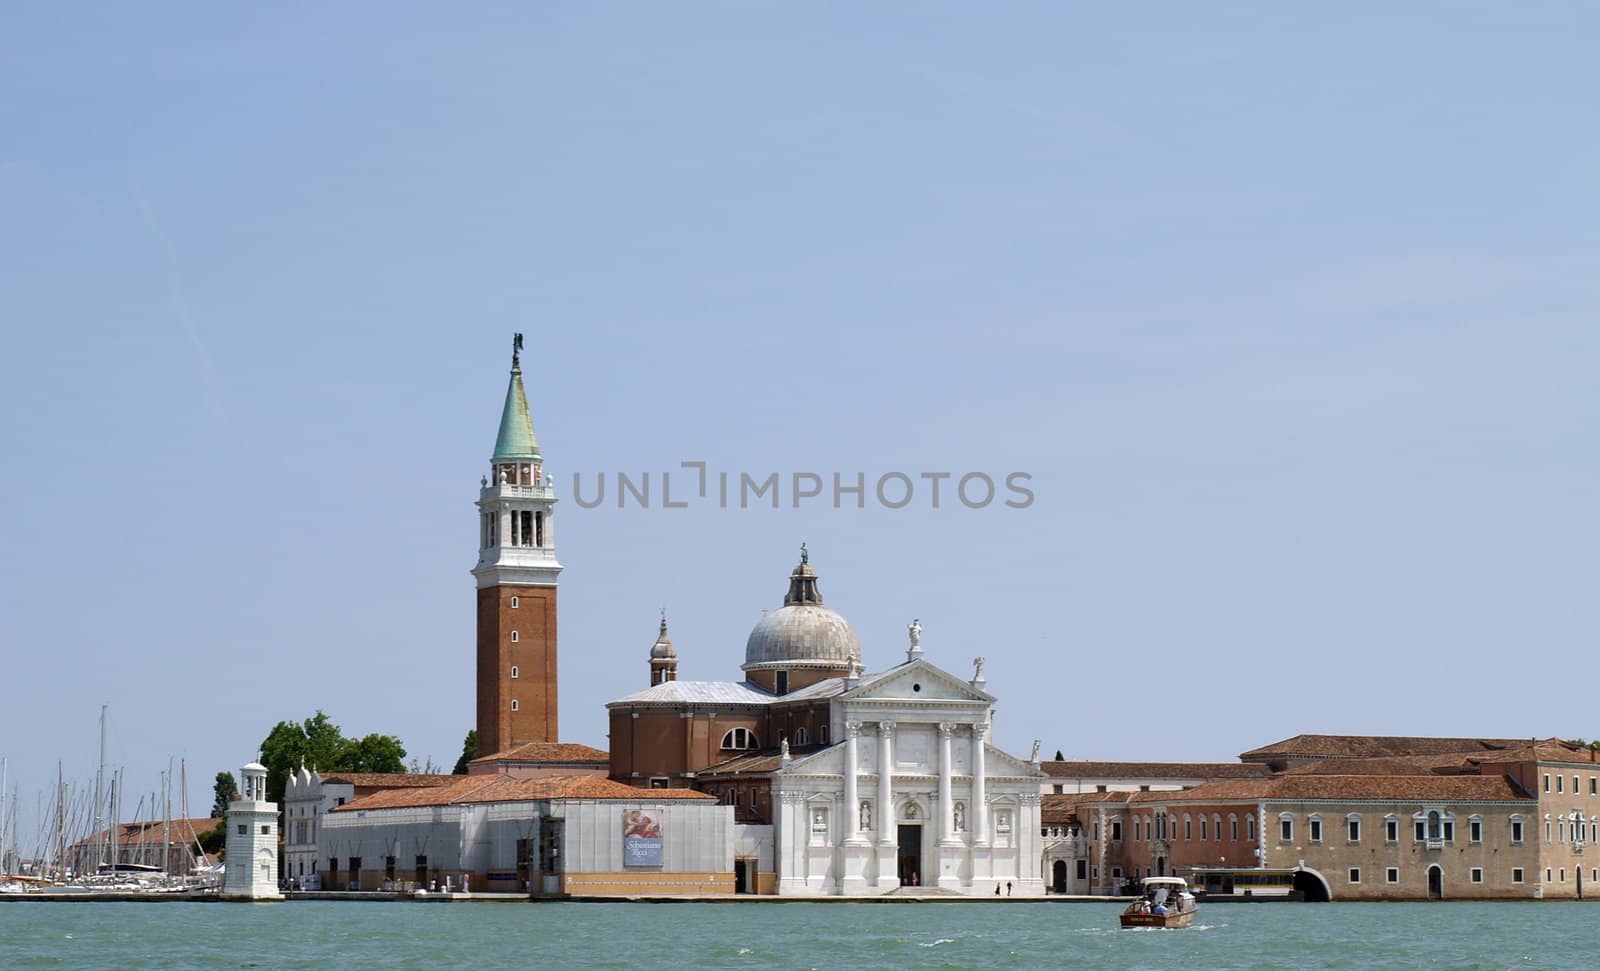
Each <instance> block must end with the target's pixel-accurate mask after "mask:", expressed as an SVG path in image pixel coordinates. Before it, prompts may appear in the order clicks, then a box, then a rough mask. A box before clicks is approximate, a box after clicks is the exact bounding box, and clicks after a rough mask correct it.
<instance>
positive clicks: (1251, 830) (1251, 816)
mask: <svg viewBox="0 0 1600 971" xmlns="http://www.w3.org/2000/svg"><path fill="white" fill-rule="evenodd" d="M1244 833H1245V839H1248V840H1250V841H1251V842H1254V841H1255V838H1256V814H1255V813H1245V814H1244Z"/></svg>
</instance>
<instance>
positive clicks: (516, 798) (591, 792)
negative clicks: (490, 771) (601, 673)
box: [333, 775, 716, 813]
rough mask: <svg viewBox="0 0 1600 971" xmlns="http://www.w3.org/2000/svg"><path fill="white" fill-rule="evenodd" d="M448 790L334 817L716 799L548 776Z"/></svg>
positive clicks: (378, 800) (388, 793) (417, 792)
mask: <svg viewBox="0 0 1600 971" xmlns="http://www.w3.org/2000/svg"><path fill="white" fill-rule="evenodd" d="M453 778H454V779H456V780H457V781H455V782H454V783H452V784H451V785H448V786H443V787H439V788H432V789H387V790H384V791H381V792H374V793H372V794H371V795H368V796H362V797H361V798H360V799H356V800H354V801H352V802H347V803H345V804H344V805H343V806H339V807H338V808H336V809H334V810H333V811H334V812H336V813H343V812H352V811H358V810H367V809H400V808H411V807H417V806H454V805H462V804H467V803H486V802H533V801H538V800H544V799H604V800H627V801H630V802H640V801H643V802H657V801H661V800H700V801H704V802H715V801H716V797H715V796H712V795H709V794H707V793H704V792H696V791H694V790H693V789H639V788H635V787H634V786H629V785H624V784H623V783H621V782H614V781H612V780H610V779H602V778H600V777H598V776H592V775H551V776H543V777H540V778H533V779H518V778H514V777H512V776H506V775H458V776H454V777H453Z"/></svg>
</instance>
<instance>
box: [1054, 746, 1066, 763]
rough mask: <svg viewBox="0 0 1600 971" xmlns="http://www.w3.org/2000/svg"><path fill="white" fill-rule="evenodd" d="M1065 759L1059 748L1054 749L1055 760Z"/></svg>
mask: <svg viewBox="0 0 1600 971" xmlns="http://www.w3.org/2000/svg"><path fill="white" fill-rule="evenodd" d="M1066 760H1067V757H1066V756H1065V755H1062V754H1061V750H1060V749H1056V761H1057V762H1065V761H1066Z"/></svg>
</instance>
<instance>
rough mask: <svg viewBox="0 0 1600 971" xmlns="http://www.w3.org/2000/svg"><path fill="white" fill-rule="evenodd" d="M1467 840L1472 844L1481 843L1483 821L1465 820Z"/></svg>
mask: <svg viewBox="0 0 1600 971" xmlns="http://www.w3.org/2000/svg"><path fill="white" fill-rule="evenodd" d="M1467 839H1469V840H1471V841H1472V842H1474V843H1482V842H1483V820H1481V819H1469V820H1467Z"/></svg>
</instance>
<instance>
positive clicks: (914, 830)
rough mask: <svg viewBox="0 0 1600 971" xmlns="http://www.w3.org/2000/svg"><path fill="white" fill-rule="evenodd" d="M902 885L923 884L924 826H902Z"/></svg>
mask: <svg viewBox="0 0 1600 971" xmlns="http://www.w3.org/2000/svg"><path fill="white" fill-rule="evenodd" d="M899 856H900V868H899V869H900V886H902V887H920V886H921V885H922V827H921V826H920V825H918V826H901V827H900V853H899Z"/></svg>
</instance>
